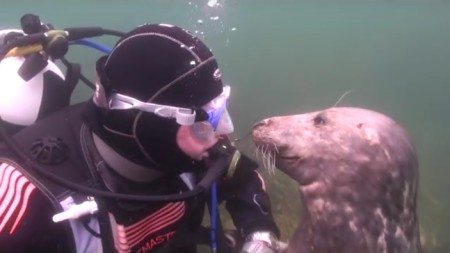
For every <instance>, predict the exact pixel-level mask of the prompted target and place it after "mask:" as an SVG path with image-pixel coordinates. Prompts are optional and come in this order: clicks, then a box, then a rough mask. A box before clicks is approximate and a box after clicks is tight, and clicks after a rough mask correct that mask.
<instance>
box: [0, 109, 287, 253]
mask: <svg viewBox="0 0 450 253" xmlns="http://www.w3.org/2000/svg"><path fill="white" fill-rule="evenodd" d="M85 105H86V104H85V103H81V104H78V105H74V106H71V107H68V108H66V109H64V110H62V111H60V112H58V113H56V114H54V115H52V116H50V117H48V118H46V119H44V120H41V121H39V122H37V123H36V124H35V125H33V126H31V127H29V128H26V129H24V130H22V131H20V132H19V133H17V134H16V135H14V136H13V138H14V139H15V140H16V141H17V143H18V146H19V147H20V148H21V149H22V150H24V151H25V152H26V153H28V155H30V156H31V155H32V154H36V152H37V150H36V146H39V145H40V144H42V143H46V141H47V140H52V138H53V140H55V139H54V138H59V141H60V142H61V143H58V145H56V147H55V150H60V151H61V154H58V156H60V158H61V159H58V157H57V158H56V159H50V158H48V159H47V160H46V159H45V155H46V154H45V153H44V159H43V158H42V156H41V157H40V159H41V160H42V159H43V161H44V162H41V166H42V167H44V168H45V169H46V170H48V171H50V172H52V173H53V174H56V175H58V176H60V177H63V178H65V179H67V180H70V181H71V182H77V183H78V184H80V185H88V186H90V187H96V188H102V189H106V187H105V185H104V184H103V183H104V182H103V181H102V180H98V175H99V174H101V173H106V176H110V177H113V178H115V180H114V181H115V182H117V188H116V189H120V192H121V193H132V194H141V195H142V194H147V195H161V194H173V193H178V192H180V191H187V190H189V189H188V187H187V186H186V184H185V183H184V182H183V181H182V180H181V179H180V178H179V177H178V176H177V175H172V176H169V175H168V176H165V177H162V178H161V179H159V180H158V181H155V182H152V183H148V184H138V183H135V182H131V181H127V179H125V178H122V177H121V176H119V175H117V174H115V173H114V172H112V170H109V169H108V167H107V166H106V165H105V164H104V162H102V161H101V160H98V159H96V158H95V156H93V155H92V154H95V153H96V150H92V147H90V146H89V145H86V143H84V142H85V140H84V139H85V136H84V135H83V132H86V129H87V132H90V131H89V128H88V127H86V125H85V124H83V121H82V120H81V119H82V115H83V113H84V111H85V110H84V108H85ZM83 129H84V130H83ZM62 143H64V144H62ZM65 145H66V147H68V149H66V148H65ZM33 147H34V148H33ZM55 150H53V151H50V153H51V152H59V151H55ZM38 151H40V152H47V151H46V150H38ZM41 155H42V154H41ZM62 158H64V159H62ZM102 164H103V165H102ZM100 165H102V166H103V167H102V169H101V168H99V166H100ZM32 167H33V166H31V165H30V163H28V162H26V161H23V159H19V158H18V157H17V156H16V155H15V153H13V152H12V151H11V149H9V148H8V147H7V146H6V145H4V144H1V145H0V252H142V253H143V252H195V248H196V244H197V243H198V241H199V240H197V239H201V237H202V234H205V231H204V230H202V229H201V225H200V223H201V222H202V219H203V215H204V210H205V203H206V201H207V200H208V199H207V198H208V197H207V196H206V195H201V196H198V197H196V198H192V199H188V200H186V201H177V202H167V203H150V202H130V201H122V200H121V201H118V200H115V199H107V198H98V197H95V196H94V197H95V200H96V202H97V204H98V206H99V209H100V210H99V212H98V213H96V214H94V215H87V216H84V217H81V218H78V219H74V220H71V221H70V222H69V221H67V220H66V221H62V222H60V223H54V222H53V221H52V216H53V215H54V214H56V213H59V212H61V211H62V210H63V208H64V207H67V206H69V205H71V203H81V202H83V201H86V200H87V195H86V194H81V193H79V192H76V191H73V190H70V189H68V188H67V187H64V186H63V185H60V184H56V183H54V182H53V181H52V180H49V179H48V178H46V177H43V176H42V175H41V174H40V173H38V172H37V171H36V170H35V169H33V168H32ZM105 168H106V169H105ZM102 176H105V175H102ZM196 176H197V178H198V179H197V181H198V180H199V178H201V175H196ZM264 188H265V187H264V182H263V181H262V178H261V177H260V176H259V174H258V173H257V172H256V166H255V164H254V163H253V162H251V161H250V160H248V159H246V158H245V157H244V158H241V159H240V160H239V161H238V163H237V166H236V170H235V172H234V175H233V177H231V178H226V177H223V178H222V179H221V180H219V182H218V198H219V202H221V201H225V202H226V208H227V209H228V211H229V213H230V215H231V217H232V219H233V222H234V224H235V226H236V228H237V230H238V231H239V232H240V233H239V234H241V235H242V236H245V235H246V234H248V233H251V232H253V231H255V230H270V231H273V232H274V233H275V234H278V230H277V227H276V225H275V223H274V220H273V217H272V214H271V212H270V203H269V200H268V196H267V193H266V192H265V189H264ZM97 233H99V234H100V237H98V236H99V235H98V234H97ZM206 234H207V233H206ZM100 238H101V239H100Z"/></svg>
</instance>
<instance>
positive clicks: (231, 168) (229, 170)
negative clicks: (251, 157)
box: [227, 150, 241, 178]
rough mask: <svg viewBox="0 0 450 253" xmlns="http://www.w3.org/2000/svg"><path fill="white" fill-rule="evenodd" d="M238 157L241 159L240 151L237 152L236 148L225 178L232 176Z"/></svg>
mask: <svg viewBox="0 0 450 253" xmlns="http://www.w3.org/2000/svg"><path fill="white" fill-rule="evenodd" d="M239 159H241V152H239V150H236V151H234V154H233V158H231V162H230V166H229V167H228V172H227V178H232V177H233V175H234V172H235V171H236V166H237V164H238V162H239Z"/></svg>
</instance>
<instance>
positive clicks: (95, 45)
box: [71, 39, 112, 54]
mask: <svg viewBox="0 0 450 253" xmlns="http://www.w3.org/2000/svg"><path fill="white" fill-rule="evenodd" d="M71 44H77V45H83V46H87V47H91V48H94V49H97V50H98V51H100V52H103V53H105V54H109V53H111V51H112V49H111V48H109V47H107V46H104V45H102V44H99V43H96V42H94V41H92V40H87V39H80V40H76V41H74V42H71Z"/></svg>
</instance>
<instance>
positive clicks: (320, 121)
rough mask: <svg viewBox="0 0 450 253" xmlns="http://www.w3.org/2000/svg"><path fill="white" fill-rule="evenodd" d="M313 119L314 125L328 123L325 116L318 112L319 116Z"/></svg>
mask: <svg viewBox="0 0 450 253" xmlns="http://www.w3.org/2000/svg"><path fill="white" fill-rule="evenodd" d="M313 121H314V126H320V125H325V123H327V121H326V119H325V116H324V115H322V114H317V116H316V117H314V119H313Z"/></svg>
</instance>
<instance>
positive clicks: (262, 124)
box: [253, 119, 271, 129]
mask: <svg viewBox="0 0 450 253" xmlns="http://www.w3.org/2000/svg"><path fill="white" fill-rule="evenodd" d="M270 122H271V120H270V119H264V120H261V121H260V122H257V123H255V124H254V125H253V129H257V128H260V127H265V126H268V125H270Z"/></svg>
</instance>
